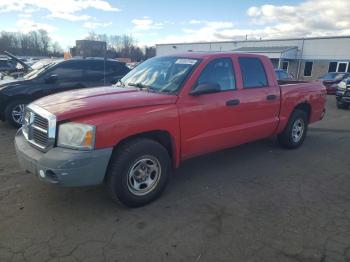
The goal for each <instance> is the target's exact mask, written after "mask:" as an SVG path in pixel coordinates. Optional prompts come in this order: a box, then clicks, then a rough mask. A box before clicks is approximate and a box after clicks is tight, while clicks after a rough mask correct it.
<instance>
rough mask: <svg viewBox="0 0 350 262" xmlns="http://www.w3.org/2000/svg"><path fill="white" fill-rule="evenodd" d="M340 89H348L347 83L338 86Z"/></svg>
mask: <svg viewBox="0 0 350 262" xmlns="http://www.w3.org/2000/svg"><path fill="white" fill-rule="evenodd" d="M338 88H339V89H345V88H346V83H345V82H340V83H339V84H338Z"/></svg>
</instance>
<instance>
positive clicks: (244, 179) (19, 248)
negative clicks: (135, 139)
mask: <svg viewBox="0 0 350 262" xmlns="http://www.w3.org/2000/svg"><path fill="white" fill-rule="evenodd" d="M334 100H335V98H334V97H328V103H327V115H326V118H325V119H324V120H323V121H322V122H320V123H317V124H315V125H312V126H310V129H309V133H308V137H307V139H306V141H305V143H304V145H303V146H302V147H301V148H299V149H297V150H292V151H289V150H284V149H281V148H280V147H279V146H278V144H277V143H276V141H275V140H274V139H267V140H263V141H259V142H254V143H251V144H247V145H243V146H240V147H237V148H233V149H229V150H225V151H221V152H218V153H214V154H210V155H206V156H203V157H199V158H196V159H192V160H189V161H187V162H185V163H184V164H183V165H182V167H181V168H180V169H178V170H176V171H175V172H174V176H173V177H172V180H171V182H170V184H169V187H168V188H167V190H166V192H165V193H164V194H163V196H162V197H161V198H160V199H159V200H157V201H156V202H154V203H152V204H150V205H148V206H145V207H142V208H138V209H127V208H125V207H123V206H122V205H120V204H115V203H113V202H111V200H110V199H109V197H108V195H107V194H106V192H105V190H104V188H103V187H102V186H101V187H90V188H75V189H72V188H56V187H52V186H48V185H46V184H43V183H41V182H40V181H39V180H38V179H37V178H36V177H34V176H32V175H28V174H25V173H24V172H22V171H21V170H20V169H19V166H18V164H17V160H16V157H15V152H14V147H13V138H14V135H15V130H14V129H12V128H11V127H9V126H8V125H7V124H4V123H0V261H1V262H3V261H152V262H156V261H186V262H187V261H194V262H198V261H239V262H241V261H249V262H255V261H256V262H262V261H266V262H272V261H278V262H295V261H299V262H329V261H339V262H349V261H350V110H337V109H336V108H335V101H334Z"/></svg>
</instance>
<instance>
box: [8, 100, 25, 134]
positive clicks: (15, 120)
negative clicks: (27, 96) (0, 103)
mask: <svg viewBox="0 0 350 262" xmlns="http://www.w3.org/2000/svg"><path fill="white" fill-rule="evenodd" d="M27 104H28V101H26V100H22V99H20V100H15V101H12V102H11V103H9V104H8V105H7V107H6V109H5V117H6V121H7V122H8V123H9V124H10V125H12V126H14V127H17V128H18V127H21V126H22V123H23V119H24V110H25V107H26V105H27Z"/></svg>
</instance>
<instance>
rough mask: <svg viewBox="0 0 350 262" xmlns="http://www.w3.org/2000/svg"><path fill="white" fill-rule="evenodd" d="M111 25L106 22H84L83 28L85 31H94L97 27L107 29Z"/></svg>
mask: <svg viewBox="0 0 350 262" xmlns="http://www.w3.org/2000/svg"><path fill="white" fill-rule="evenodd" d="M111 25H112V22H108V23H98V22H85V23H84V25H83V26H84V27H85V28H87V29H96V28H98V27H108V26H111Z"/></svg>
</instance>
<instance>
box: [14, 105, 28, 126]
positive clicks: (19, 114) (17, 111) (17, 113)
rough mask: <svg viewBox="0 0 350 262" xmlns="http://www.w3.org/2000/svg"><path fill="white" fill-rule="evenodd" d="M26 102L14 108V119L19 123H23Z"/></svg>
mask: <svg viewBox="0 0 350 262" xmlns="http://www.w3.org/2000/svg"><path fill="white" fill-rule="evenodd" d="M25 107H26V105H25V104H19V105H17V106H15V107H14V108H13V109H12V119H13V121H15V122H16V123H17V124H22V123H23V118H24V109H25Z"/></svg>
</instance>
